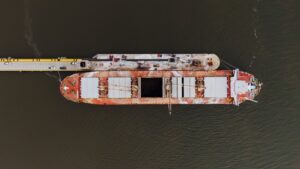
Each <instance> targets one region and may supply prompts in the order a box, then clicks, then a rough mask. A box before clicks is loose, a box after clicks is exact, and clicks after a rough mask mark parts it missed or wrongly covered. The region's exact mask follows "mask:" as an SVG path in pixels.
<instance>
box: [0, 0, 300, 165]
mask: <svg viewBox="0 0 300 169" xmlns="http://www.w3.org/2000/svg"><path fill="white" fill-rule="evenodd" d="M299 2H300V1H298V0H285V1H283V0H226V1H225V0H224V1H221V0H197V1H196V0H194V1H192V0H187V1H179V0H178V1H174V0H173V1H167V0H152V1H138V0H128V1H120V0H119V1H117V0H98V1H96V0H93V1H91V0H90V1H50V0H49V1H46V0H44V1H38V0H27V1H22V0H19V1H8V0H3V1H1V2H0V23H1V25H0V55H1V56H5V57H7V56H12V57H30V56H39V55H40V56H41V57H49V56H53V57H58V56H66V57H73V56H76V57H91V56H92V55H94V54H96V53H123V52H124V53H147V52H149V53H156V52H160V53H162V52H163V53H189V52H193V53H204V52H209V53H216V54H218V55H219V56H220V57H221V58H222V59H224V60H226V61H228V62H230V63H232V64H233V65H236V66H238V67H239V68H240V69H241V70H244V71H248V72H251V73H253V74H255V75H256V76H257V77H258V78H259V79H260V80H261V81H263V82H264V86H263V90H262V92H261V94H260V95H259V97H258V98H257V99H258V100H259V103H258V104H255V103H251V102H247V103H244V104H242V105H241V106H240V107H234V106H202V105H199V106H174V107H173V114H172V117H170V116H169V114H168V110H167V107H166V106H114V107H112V106H108V107H101V106H92V105H84V104H75V103H72V102H68V101H67V100H65V99H64V98H63V97H62V96H61V95H60V93H59V90H58V86H59V84H58V82H57V80H56V79H54V78H51V77H49V76H47V75H45V74H44V73H18V72H15V73H14V72H9V73H7V72H2V73H0V74H1V75H0V87H1V91H2V92H1V94H0V95H1V96H0V106H1V109H0V150H1V151H0V168H1V169H2V168H3V169H40V168H43V169H54V168H57V169H61V168H62V169H68V168H70V169H96V168H97V169H98V168H99V169H100V168H101V169H102V168H105V169H110V168H112V169H118V168H137V169H158V168H164V169H167V168H172V169H173V168H178V169H183V168H187V169H200V168H205V169H215V168H216V169H223V168H224V169H225V168H226V169H248V168H249V169H256V168H260V169H269V168H271V169H273V168H278V169H298V168H300V111H299V110H300V104H299V100H300V97H299V94H300V89H299V83H300V79H299V76H300V19H299V15H300V3H299Z"/></svg>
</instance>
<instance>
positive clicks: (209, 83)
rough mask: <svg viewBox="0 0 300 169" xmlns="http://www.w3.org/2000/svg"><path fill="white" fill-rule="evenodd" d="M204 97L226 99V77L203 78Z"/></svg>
mask: <svg viewBox="0 0 300 169" xmlns="http://www.w3.org/2000/svg"><path fill="white" fill-rule="evenodd" d="M204 86H205V90H204V97H214V98H226V97H227V78H226V77H205V78H204Z"/></svg>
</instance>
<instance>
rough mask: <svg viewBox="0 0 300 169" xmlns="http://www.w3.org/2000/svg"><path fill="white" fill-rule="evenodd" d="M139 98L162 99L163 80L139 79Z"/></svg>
mask: <svg viewBox="0 0 300 169" xmlns="http://www.w3.org/2000/svg"><path fill="white" fill-rule="evenodd" d="M141 97H163V79H162V78H141Z"/></svg>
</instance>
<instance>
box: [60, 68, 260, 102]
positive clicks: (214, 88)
mask: <svg viewBox="0 0 300 169" xmlns="http://www.w3.org/2000/svg"><path fill="white" fill-rule="evenodd" d="M253 79H254V76H253V75H251V74H249V73H246V72H240V71H239V72H235V71H232V70H216V71H96V72H87V73H77V74H73V75H71V76H68V77H66V78H65V79H64V80H63V81H62V83H61V86H60V91H61V93H62V95H63V96H64V97H65V98H66V99H68V100H70V101H73V102H77V103H88V104H95V105H156V104H157V105H160V104H235V105H239V104H240V103H242V102H244V101H245V100H248V99H252V98H254V96H255V95H256V94H257V92H258V91H257V90H256V89H250V88H249V85H250V84H253ZM149 80H150V81H149ZM156 81H157V82H156ZM150 83H151V84H150ZM152 83H153V84H152ZM149 84H150V85H149ZM157 84H158V85H157ZM147 85H148V86H147ZM157 91H158V93H159V94H158V95H152V93H155V92H157ZM151 92H152V93H151Z"/></svg>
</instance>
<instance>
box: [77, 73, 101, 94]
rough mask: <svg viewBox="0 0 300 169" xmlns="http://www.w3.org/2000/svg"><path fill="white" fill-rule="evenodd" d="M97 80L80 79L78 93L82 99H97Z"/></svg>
mask: <svg viewBox="0 0 300 169" xmlns="http://www.w3.org/2000/svg"><path fill="white" fill-rule="evenodd" d="M98 86H99V79H98V78H86V77H84V78H81V86H80V93H81V96H80V97H81V98H83V99H94V98H99V87H98Z"/></svg>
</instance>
